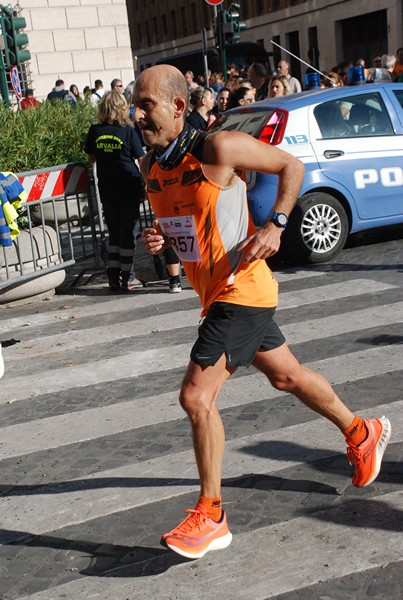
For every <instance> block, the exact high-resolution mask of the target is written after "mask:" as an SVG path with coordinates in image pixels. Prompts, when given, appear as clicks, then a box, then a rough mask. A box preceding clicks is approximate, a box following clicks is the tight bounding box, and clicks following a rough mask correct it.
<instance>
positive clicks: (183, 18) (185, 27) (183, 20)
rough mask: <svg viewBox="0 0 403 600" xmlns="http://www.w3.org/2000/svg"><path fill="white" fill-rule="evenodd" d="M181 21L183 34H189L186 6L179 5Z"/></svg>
mask: <svg viewBox="0 0 403 600" xmlns="http://www.w3.org/2000/svg"><path fill="white" fill-rule="evenodd" d="M181 23H182V32H183V35H184V36H185V37H186V36H187V35H189V31H188V23H187V19H186V6H182V7H181Z"/></svg>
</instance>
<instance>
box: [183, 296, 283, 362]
mask: <svg viewBox="0 0 403 600" xmlns="http://www.w3.org/2000/svg"><path fill="white" fill-rule="evenodd" d="M275 310H276V309H275V308H254V307H252V306H240V305H239V304H230V303H228V302H214V303H213V304H212V305H211V306H210V308H209V310H208V312H207V315H206V317H205V319H204V320H203V322H202V324H201V325H200V327H199V337H198V338H197V340H196V342H195V344H194V346H193V348H192V351H191V353H190V358H191V359H192V361H193V362H195V363H197V364H199V365H201V366H212V365H215V363H216V362H217V361H218V360H219V358H220V357H221V356H222V355H223V354H224V353H225V355H226V357H227V364H228V366H230V367H239V366H241V365H242V366H245V367H249V365H251V364H252V362H253V360H254V358H255V356H256V353H257V352H258V351H259V350H273V349H274V348H278V347H279V346H281V345H282V344H284V342H285V338H284V336H283V334H282V333H281V331H280V329H279V327H278V325H277V324H276V322H275V321H274V320H273V315H274V312H275Z"/></svg>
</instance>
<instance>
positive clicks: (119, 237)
mask: <svg viewBox="0 0 403 600" xmlns="http://www.w3.org/2000/svg"><path fill="white" fill-rule="evenodd" d="M98 120H99V123H97V124H96V125H91V127H90V128H89V131H88V134H87V140H86V143H85V151H86V153H87V154H88V155H89V158H90V160H91V161H92V162H96V166H97V169H96V170H97V177H98V188H99V195H100V198H101V203H102V208H103V213H104V217H105V221H106V225H107V227H108V232H109V245H108V264H107V269H106V273H107V276H108V281H109V288H110V289H111V290H117V289H119V288H122V289H124V290H128V291H132V290H134V289H137V288H141V287H143V284H142V283H141V282H140V281H139V280H138V279H137V278H136V276H135V273H134V269H133V268H132V265H133V255H134V248H135V237H134V230H135V228H136V226H137V225H138V220H139V204H140V202H141V201H142V199H143V185H142V181H141V176H140V172H139V170H138V168H137V165H136V164H135V162H134V161H135V159H136V158H140V157H141V156H143V155H144V151H143V148H142V146H141V143H140V140H139V138H138V135H137V133H136V132H135V129H134V127H133V121H132V120H131V119H130V116H129V106H128V104H127V101H126V99H125V97H124V95H123V94H121V93H120V92H117V91H111V92H108V93H106V94H105V95H104V96H103V97H102V99H101V100H100V101H99V103H98Z"/></svg>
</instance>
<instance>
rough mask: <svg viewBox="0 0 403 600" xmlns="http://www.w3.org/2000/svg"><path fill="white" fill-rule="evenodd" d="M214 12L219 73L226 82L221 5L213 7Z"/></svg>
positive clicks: (222, 11) (225, 57)
mask: <svg viewBox="0 0 403 600" xmlns="http://www.w3.org/2000/svg"><path fill="white" fill-rule="evenodd" d="M214 12H215V23H216V24H217V41H218V52H219V56H220V67H221V72H222V74H223V75H224V79H225V81H226V80H227V56H226V52H225V41H224V31H223V25H224V10H223V8H222V4H219V5H218V6H215V7H214Z"/></svg>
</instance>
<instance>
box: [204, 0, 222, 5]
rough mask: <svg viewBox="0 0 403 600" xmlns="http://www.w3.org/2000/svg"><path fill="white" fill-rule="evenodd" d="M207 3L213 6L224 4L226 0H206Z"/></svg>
mask: <svg viewBox="0 0 403 600" xmlns="http://www.w3.org/2000/svg"><path fill="white" fill-rule="evenodd" d="M205 1H206V2H207V4H211V6H217V5H218V4H222V3H223V2H224V0H205Z"/></svg>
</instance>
